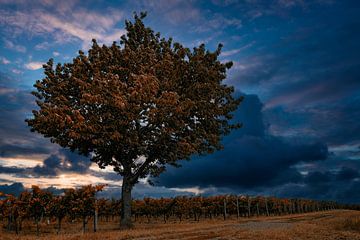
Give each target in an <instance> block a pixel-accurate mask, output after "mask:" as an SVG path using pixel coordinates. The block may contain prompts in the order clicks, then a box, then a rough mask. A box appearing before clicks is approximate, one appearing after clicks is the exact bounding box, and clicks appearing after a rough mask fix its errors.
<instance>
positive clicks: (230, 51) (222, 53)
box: [221, 41, 255, 57]
mask: <svg viewBox="0 0 360 240" xmlns="http://www.w3.org/2000/svg"><path fill="white" fill-rule="evenodd" d="M254 43H255V41H253V42H251V43H249V44H246V45H245V46H243V47H240V48H237V49H232V50H229V51H223V52H221V56H222V57H228V56H231V55H234V54H238V53H240V52H241V51H243V50H245V49H248V48H250V47H252V46H253V45H254Z"/></svg>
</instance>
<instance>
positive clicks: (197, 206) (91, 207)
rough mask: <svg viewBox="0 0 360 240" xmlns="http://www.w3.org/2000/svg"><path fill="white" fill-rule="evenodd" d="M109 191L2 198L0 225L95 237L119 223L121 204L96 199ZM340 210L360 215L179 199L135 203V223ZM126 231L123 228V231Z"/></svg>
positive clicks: (308, 205)
mask: <svg viewBox="0 0 360 240" xmlns="http://www.w3.org/2000/svg"><path fill="white" fill-rule="evenodd" d="M104 187H105V186H104V185H97V186H92V185H88V186H83V187H81V188H78V189H67V190H65V192H64V193H63V194H62V195H53V194H52V193H51V192H48V191H44V190H41V189H40V188H39V187H37V186H33V187H32V189H31V191H24V192H22V193H21V194H20V195H19V196H18V197H15V196H12V195H8V194H3V193H0V221H1V222H2V224H3V228H4V229H6V231H8V232H15V233H16V234H20V233H21V231H22V227H23V222H25V221H26V222H33V226H34V227H35V228H36V233H37V235H39V234H40V232H41V227H40V226H54V227H55V229H56V232H57V234H59V233H60V232H61V230H62V229H61V226H62V222H64V221H66V223H67V224H76V223H79V222H81V223H82V231H83V232H84V233H85V232H86V231H90V230H87V229H88V227H87V225H89V224H90V223H91V225H92V228H91V231H94V232H96V231H97V230H98V229H99V223H101V222H105V223H106V222H119V221H120V220H119V219H120V216H121V212H120V209H121V201H120V200H115V199H111V200H109V199H105V198H97V197H96V193H97V192H99V191H102V190H103V189H104ZM334 209H353V210H360V206H358V205H342V204H338V203H336V202H331V201H314V200H307V199H280V198H275V197H262V196H236V195H222V196H211V197H203V196H192V197H185V196H182V197H174V198H159V199H153V198H144V199H143V200H133V201H132V218H133V221H135V222H137V221H143V222H145V223H151V222H152V221H156V222H159V221H161V222H163V223H167V222H170V221H172V222H174V221H176V222H182V221H184V220H192V221H195V222H199V221H201V220H208V219H221V220H227V219H234V218H235V219H236V218H247V217H253V216H282V215H288V214H299V213H309V212H317V211H326V210H334ZM119 227H120V226H119Z"/></svg>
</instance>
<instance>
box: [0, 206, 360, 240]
mask: <svg viewBox="0 0 360 240" xmlns="http://www.w3.org/2000/svg"><path fill="white" fill-rule="evenodd" d="M115 224H116V223H100V226H99V228H100V229H99V231H98V232H97V233H92V232H91V230H92V228H91V227H90V226H89V230H88V233H85V234H82V233H81V225H80V224H78V225H75V226H74V225H71V226H69V227H68V226H67V225H66V224H64V230H63V232H62V233H61V234H60V235H56V234H55V229H54V228H53V227H50V228H49V226H48V227H47V228H46V226H42V229H41V230H42V234H41V236H40V237H36V236H35V233H34V230H33V229H32V228H30V227H29V228H28V229H26V228H24V230H23V232H22V233H21V234H20V235H15V233H13V232H11V233H9V232H6V231H5V230H4V229H1V230H0V239H4V240H15V239H29V240H35V239H41V240H45V239H53V240H82V239H95V240H100V239H101V240H102V239H110V240H115V239H116V240H119V239H138V240H152V239H163V240H170V239H187V240H190V239H191V240H201V239H214V240H215V239H218V240H220V239H244V240H245V239H264V240H267V239H269V240H272V239H277V240H285V239H286V240H290V239H291V240H302V239H314V240H325V239H326V240H360V212H359V211H347V210H335V211H327V212H318V213H308V214H297V215H287V216H280V217H266V218H265V217H259V218H256V217H254V218H250V219H245V218H241V219H239V220H237V219H231V220H226V221H223V220H220V219H217V220H214V219H213V220H202V221H201V220H200V221H199V222H194V221H185V222H182V223H179V222H171V223H166V224H164V223H136V224H135V227H134V229H131V230H119V229H117V228H118V226H117V224H116V225H115ZM45 228H46V229H45Z"/></svg>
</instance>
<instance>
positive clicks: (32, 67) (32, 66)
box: [25, 62, 45, 70]
mask: <svg viewBox="0 0 360 240" xmlns="http://www.w3.org/2000/svg"><path fill="white" fill-rule="evenodd" d="M44 64H45V63H44V62H29V63H26V64H25V68H26V69H29V70H39V69H41V68H42V66H43V65H44Z"/></svg>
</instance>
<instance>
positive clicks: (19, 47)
mask: <svg viewBox="0 0 360 240" xmlns="http://www.w3.org/2000/svg"><path fill="white" fill-rule="evenodd" d="M0 14H1V11H0ZM0 24H1V17H0ZM4 44H5V47H6V48H8V49H11V50H15V51H16V52H20V53H25V52H26V47H25V46H22V45H17V44H14V43H13V42H11V41H10V40H7V39H5V40H4Z"/></svg>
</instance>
